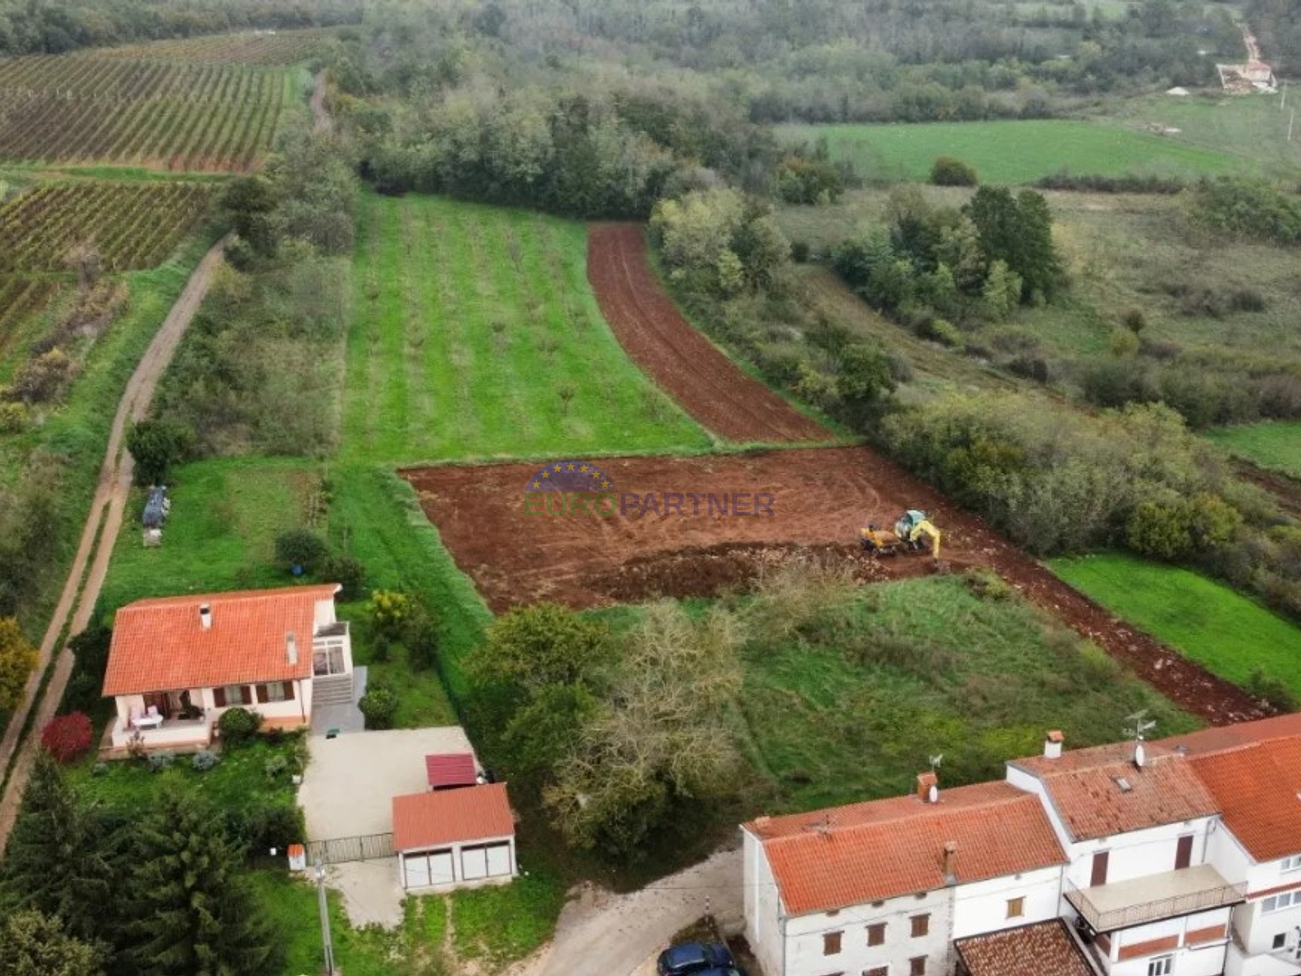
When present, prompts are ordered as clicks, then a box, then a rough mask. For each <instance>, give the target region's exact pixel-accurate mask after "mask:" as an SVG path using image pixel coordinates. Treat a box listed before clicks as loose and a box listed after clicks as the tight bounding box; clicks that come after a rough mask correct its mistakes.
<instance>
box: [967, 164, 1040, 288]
mask: <svg viewBox="0 0 1301 976" xmlns="http://www.w3.org/2000/svg"><path fill="white" fill-rule="evenodd" d="M966 213H967V215H968V216H970V217H971V220H972V222H973V223H974V224H975V225H976V229H977V231H978V232H979V234H980V246H981V248H982V249H983V250H984V252H985V255H986V256H987V257H988V258H989V261H990V263H991V264H993V262H995V261H1002V262H1004V263H1005V264H1006V265H1007V267H1008V268H1009V269H1010V270H1011V271H1013V272H1015V273H1016V274H1018V275H1020V276H1021V298H1022V300H1025V299H1028V298H1030V297H1031V296H1032V295H1033V294H1034V293H1035V292H1038V293H1039V294H1041V295H1043V297H1044V298H1052V296H1053V293H1054V292H1055V291H1056V290H1057V286H1058V285H1059V283H1060V281H1061V263H1060V262H1059V261H1058V259H1057V250H1056V248H1054V247H1053V218H1052V214H1051V213H1050V212H1049V210H1048V201H1047V200H1045V199H1044V197H1043V194H1041V193H1036V192H1035V191H1034V190H1024V191H1022V192H1021V193H1020V194H1019V195H1018V196H1016V197H1013V196H1012V193H1011V191H1010V190H1008V189H1007V188H1006V187H991V186H982V187H981V188H980V189H979V190H977V191H976V192H975V194H974V195H973V196H972V198H971V202H970V203H969V204H967V208H966Z"/></svg>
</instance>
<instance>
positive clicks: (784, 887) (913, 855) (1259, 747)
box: [742, 715, 1301, 976]
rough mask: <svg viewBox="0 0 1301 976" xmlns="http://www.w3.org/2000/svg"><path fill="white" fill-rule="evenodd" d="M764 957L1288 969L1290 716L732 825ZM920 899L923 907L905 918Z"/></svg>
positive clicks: (1018, 974) (835, 974) (839, 974)
mask: <svg viewBox="0 0 1301 976" xmlns="http://www.w3.org/2000/svg"><path fill="white" fill-rule="evenodd" d="M742 837H743V842H744V858H745V862H744V871H745V907H746V926H747V935H748V937H749V940H750V944H751V946H752V947H753V948H754V950H755V954H756V956H757V957H758V959H759V961H760V964H761V965H762V966H763V968H764V971H765V972H766V973H768V974H769V976H845V974H853V976H909V974H916V976H921V974H932V976H940V974H947V973H948V972H949V967H950V965H951V964H952V965H953V966H954V968H953V971H954V972H955V973H956V974H957V976H1221V974H1224V976H1301V715H1286V716H1280V717H1278V718H1273V719H1264V720H1262V721H1259V722H1247V723H1242V724H1239V725H1234V726H1230V727H1227V728H1215V729H1206V730H1204V731H1202V732H1197V733H1193V734H1191V735H1186V736H1179V737H1175V738H1171V739H1166V740H1162V741H1158V742H1145V743H1138V742H1127V743H1121V744H1117V745H1108V746H1100V747H1096V748H1090V749H1079V750H1073V751H1069V752H1067V751H1065V750H1064V747H1063V738H1062V735H1061V733H1060V732H1050V733H1049V735H1048V738H1047V741H1046V742H1045V745H1044V752H1043V755H1041V756H1035V757H1032V758H1028V759H1018V760H1014V761H1012V762H1010V763H1008V768H1007V777H1006V780H1005V781H1004V782H1002V783H986V784H980V785H977V786H969V787H962V788H959V789H951V790H938V789H937V785H936V783H935V781H934V778H933V776H932V775H931V774H924V775H923V776H922V777H919V783H918V793H917V795H915V796H911V797H897V798H893V799H887V800H879V801H874V802H869V803H860V804H853V805H851V806H846V807H838V808H835V809H832V810H822V811H815V812H813V813H806V814H799V815H795V816H788V817H774V818H767V817H760V818H758V819H756V820H753V821H751V822H749V823H747V824H744V825H743V826H742ZM918 916H924V917H925V921H924V922H919V921H914V919H915V918H917V917H918Z"/></svg>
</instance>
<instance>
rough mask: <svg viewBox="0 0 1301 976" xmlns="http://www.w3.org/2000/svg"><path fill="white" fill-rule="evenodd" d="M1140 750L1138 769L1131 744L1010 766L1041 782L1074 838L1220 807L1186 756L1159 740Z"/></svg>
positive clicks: (1200, 814) (1189, 817) (1150, 824)
mask: <svg viewBox="0 0 1301 976" xmlns="http://www.w3.org/2000/svg"><path fill="white" fill-rule="evenodd" d="M1144 751H1145V753H1146V762H1145V764H1144V766H1143V768H1142V769H1140V768H1138V767H1137V766H1135V765H1134V762H1133V757H1134V743H1132V742H1120V743H1115V744H1113V745H1108V746H1097V747H1095V748H1091V749H1078V750H1075V751H1074V752H1066V753H1063V754H1062V755H1061V757H1060V758H1058V759H1046V758H1043V757H1039V756H1036V757H1033V758H1031V759H1017V760H1014V761H1013V762H1012V763H1010V765H1011V766H1012V767H1013V768H1015V769H1022V770H1025V771H1026V772H1029V773H1031V774H1032V775H1034V776H1036V777H1038V778H1039V779H1040V780H1041V781H1042V782H1043V784H1044V788H1045V789H1046V790H1047V792H1048V796H1049V798H1050V799H1051V801H1052V804H1053V807H1054V808H1055V809H1056V810H1057V813H1058V815H1059V816H1060V817H1061V818H1062V822H1063V824H1064V825H1065V826H1066V829H1067V831H1069V833H1070V835H1071V837H1072V838H1074V839H1075V840H1093V839H1095V838H1098V837H1110V836H1112V835H1114V834H1120V833H1124V832H1125V831H1129V830H1142V829H1144V828H1147V827H1158V826H1161V825H1162V824H1168V823H1178V822H1180V821H1184V820H1192V819H1194V818H1196V817H1207V816H1211V815H1212V814H1214V813H1215V812H1216V811H1217V810H1218V809H1219V808H1218V805H1217V804H1216V802H1215V800H1214V798H1213V797H1212V796H1211V795H1210V793H1208V792H1207V790H1206V787H1204V786H1203V785H1202V782H1201V780H1199V779H1198V778H1197V774H1196V773H1195V772H1194V771H1193V768H1192V765H1191V764H1190V763H1189V762H1188V760H1187V759H1186V758H1184V757H1183V756H1181V755H1178V754H1176V753H1174V752H1172V751H1171V750H1170V749H1169V748H1167V747H1166V746H1165V745H1163V744H1161V743H1159V742H1148V743H1144Z"/></svg>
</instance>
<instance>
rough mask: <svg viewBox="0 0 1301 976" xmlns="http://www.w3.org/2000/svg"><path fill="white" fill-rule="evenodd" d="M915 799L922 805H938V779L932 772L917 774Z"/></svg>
mask: <svg viewBox="0 0 1301 976" xmlns="http://www.w3.org/2000/svg"><path fill="white" fill-rule="evenodd" d="M917 799H919V800H921V801H922V802H923V803H938V802H939V799H940V778H939V777H938V776H936V775H935V773H934V771H931V772H929V773H918V774H917Z"/></svg>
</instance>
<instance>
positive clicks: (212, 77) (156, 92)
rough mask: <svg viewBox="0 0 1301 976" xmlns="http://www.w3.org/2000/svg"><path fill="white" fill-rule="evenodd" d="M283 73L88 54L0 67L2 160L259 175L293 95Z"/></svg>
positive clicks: (26, 60) (0, 63)
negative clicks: (252, 172)
mask: <svg viewBox="0 0 1301 976" xmlns="http://www.w3.org/2000/svg"><path fill="white" fill-rule="evenodd" d="M289 81H290V79H289V76H288V75H287V73H286V72H285V71H284V70H282V69H276V68H245V67H231V66H222V65H198V64H178V63H161V62H147V61H131V60H126V59H122V58H105V57H91V56H87V55H62V56H39V57H29V58H13V59H10V60H7V61H0V159H5V160H8V161H11V162H21V163H48V164H54V163H86V164H89V163H112V164H118V165H136V166H150V167H155V168H161V169H173V170H195V171H208V172H222V171H243V170H248V169H250V168H252V167H253V166H254V165H255V164H256V163H257V162H258V160H259V159H260V158H261V156H262V155H263V154H265V152H266V151H267V150H268V149H269V147H270V145H271V139H272V136H273V135H274V133H275V129H276V124H277V121H278V119H279V116H280V111H281V108H282V107H283V105H284V103H285V101H286V99H287V98H288V97H289V96H290V95H291V94H292V90H291V87H290V84H289Z"/></svg>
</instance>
